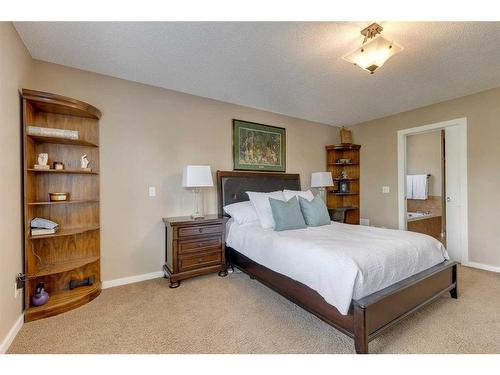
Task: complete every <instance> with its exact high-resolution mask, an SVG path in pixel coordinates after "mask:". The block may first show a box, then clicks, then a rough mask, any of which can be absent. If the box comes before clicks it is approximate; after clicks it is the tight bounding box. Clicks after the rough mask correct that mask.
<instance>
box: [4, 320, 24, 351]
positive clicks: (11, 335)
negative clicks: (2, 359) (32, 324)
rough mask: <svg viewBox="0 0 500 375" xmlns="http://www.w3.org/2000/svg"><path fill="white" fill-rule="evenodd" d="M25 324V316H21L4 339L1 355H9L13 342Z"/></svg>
mask: <svg viewBox="0 0 500 375" xmlns="http://www.w3.org/2000/svg"><path fill="white" fill-rule="evenodd" d="M23 324H24V314H21V316H19V318H18V319H17V320H16V322H15V323H14V325H13V326H12V327H11V329H10V331H9V333H7V336H5V338H4V339H3V341H2V343H0V354H4V353H7V350H9V347H10V344H12V341H14V339H15V338H16V336H17V334H18V332H19V330H20V329H21V327H22V326H23Z"/></svg>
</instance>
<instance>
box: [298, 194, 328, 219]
mask: <svg viewBox="0 0 500 375" xmlns="http://www.w3.org/2000/svg"><path fill="white" fill-rule="evenodd" d="M299 204H300V209H301V211H302V215H303V216H304V219H305V221H306V224H307V225H308V226H310V227H319V226H320V225H328V224H330V215H329V214H328V209H327V208H326V205H325V202H323V199H321V198H320V197H319V195H316V196H315V197H314V199H313V200H312V201H310V202H309V201H308V200H307V199H304V198H302V197H300V196H299Z"/></svg>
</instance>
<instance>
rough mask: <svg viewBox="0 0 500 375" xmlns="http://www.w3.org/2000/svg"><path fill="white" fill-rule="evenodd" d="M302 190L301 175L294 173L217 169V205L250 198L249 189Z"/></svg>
mask: <svg viewBox="0 0 500 375" xmlns="http://www.w3.org/2000/svg"><path fill="white" fill-rule="evenodd" d="M283 189H289V190H300V175H298V174H292V173H268V172H237V171H217V199H218V202H217V206H218V212H219V215H224V211H223V209H222V208H223V207H224V206H226V205H228V204H231V203H237V202H243V201H247V200H248V195H247V194H246V193H245V192H247V191H258V192H262V193H269V192H271V191H276V190H283Z"/></svg>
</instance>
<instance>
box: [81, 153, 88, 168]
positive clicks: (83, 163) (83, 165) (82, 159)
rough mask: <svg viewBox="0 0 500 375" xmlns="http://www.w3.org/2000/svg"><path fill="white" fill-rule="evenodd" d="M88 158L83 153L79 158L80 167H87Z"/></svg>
mask: <svg viewBox="0 0 500 375" xmlns="http://www.w3.org/2000/svg"><path fill="white" fill-rule="evenodd" d="M89 164H90V162H89V159H87V154H85V155H83V156H82V157H81V158H80V166H81V168H82V169H89Z"/></svg>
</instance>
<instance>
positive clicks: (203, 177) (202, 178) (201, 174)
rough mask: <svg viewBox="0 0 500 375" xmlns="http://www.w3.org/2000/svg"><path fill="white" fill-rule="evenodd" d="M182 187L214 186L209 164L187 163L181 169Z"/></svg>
mask: <svg viewBox="0 0 500 375" xmlns="http://www.w3.org/2000/svg"><path fill="white" fill-rule="evenodd" d="M182 186H183V187H194V188H197V187H210V186H214V182H213V180H212V170H211V168H210V166H209V165H187V166H185V167H184V170H183V171H182Z"/></svg>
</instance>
